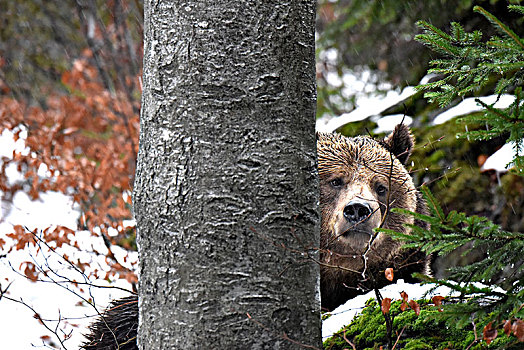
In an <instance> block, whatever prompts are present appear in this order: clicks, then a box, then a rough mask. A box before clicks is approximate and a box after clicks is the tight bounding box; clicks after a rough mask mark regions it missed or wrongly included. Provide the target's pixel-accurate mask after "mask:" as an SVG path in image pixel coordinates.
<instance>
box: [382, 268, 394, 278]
mask: <svg viewBox="0 0 524 350" xmlns="http://www.w3.org/2000/svg"><path fill="white" fill-rule="evenodd" d="M384 274H385V275H386V279H387V280H388V281H393V279H394V278H395V274H394V273H393V268H391V267H388V268H387V269H386V271H384Z"/></svg>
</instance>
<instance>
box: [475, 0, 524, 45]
mask: <svg viewBox="0 0 524 350" xmlns="http://www.w3.org/2000/svg"><path fill="white" fill-rule="evenodd" d="M473 11H475V12H477V13H480V14H482V15H483V16H484V17H486V18H487V19H488V20H489V21H490V22H491V23H494V24H496V25H498V26H499V28H501V29H502V31H503V32H504V33H505V34H506V35H507V36H509V37H510V38H511V39H513V41H515V42H516V43H517V44H518V45H519V46H520V47H521V48H522V49H524V42H523V41H522V39H521V38H520V37H519V36H518V35H517V34H515V32H514V31H512V30H511V29H510V28H509V27H508V26H506V25H505V24H504V23H502V22H501V21H500V20H499V19H498V18H497V17H495V16H493V15H492V14H491V13H489V12H488V11H486V10H485V9H483V8H482V7H480V6H475V7H473Z"/></svg>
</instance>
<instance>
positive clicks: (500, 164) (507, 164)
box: [480, 140, 524, 173]
mask: <svg viewBox="0 0 524 350" xmlns="http://www.w3.org/2000/svg"><path fill="white" fill-rule="evenodd" d="M522 142H523V143H524V140H522ZM516 155H517V150H516V145H515V142H513V141H512V142H508V143H506V144H505V145H504V146H502V147H501V148H500V149H499V150H498V151H496V152H495V153H493V154H492V155H491V156H489V157H488V159H486V161H485V162H484V164H482V167H481V168H480V171H488V170H495V171H496V172H498V173H505V172H507V171H508V169H510V168H511V167H512V166H513V163H512V161H513V159H514V158H515V156H516Z"/></svg>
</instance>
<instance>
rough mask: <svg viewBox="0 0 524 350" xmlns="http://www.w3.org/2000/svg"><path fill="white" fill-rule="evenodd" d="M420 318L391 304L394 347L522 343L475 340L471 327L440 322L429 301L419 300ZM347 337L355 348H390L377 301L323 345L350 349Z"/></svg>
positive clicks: (415, 349)
mask: <svg viewBox="0 0 524 350" xmlns="http://www.w3.org/2000/svg"><path fill="white" fill-rule="evenodd" d="M418 303H419V305H420V306H421V311H420V315H418V316H417V315H416V314H415V312H414V311H413V310H411V309H407V310H405V311H401V310H400V305H401V301H400V300H397V301H395V302H393V303H392V304H391V309H390V315H391V316H392V318H393V322H392V324H393V331H392V336H391V338H392V341H391V343H392V344H395V343H396V345H395V346H394V348H395V349H406V350H407V349H409V350H422V349H428V350H437V349H439V350H444V349H450V350H451V349H457V350H458V349H471V350H480V349H501V348H502V349H515V350H516V349H518V346H519V345H520V344H517V343H515V338H514V337H513V338H511V337H507V336H506V335H504V334H502V335H500V334H499V336H498V337H497V338H496V339H495V340H494V341H493V342H491V344H490V345H487V344H486V342H485V341H481V340H475V331H474V329H473V326H472V325H467V326H466V327H463V328H460V327H459V326H458V325H456V324H451V325H450V324H447V323H446V321H444V320H441V319H440V317H438V316H439V315H438V314H439V311H438V310H437V308H436V307H435V306H434V305H430V304H429V302H428V301H427V300H419V301H418ZM476 333H477V339H481V338H482V329H477V330H476ZM344 337H345V338H346V339H347V340H349V341H350V342H351V343H353V344H354V345H355V347H356V349H359V350H360V349H362V350H370V349H373V350H374V349H377V350H378V349H388V338H387V331H386V323H385V319H384V315H383V314H382V312H381V310H380V307H379V306H378V304H377V302H376V301H375V300H369V301H368V302H367V305H366V307H365V308H364V309H363V311H362V313H361V314H360V315H358V316H357V317H356V318H355V319H354V320H353V321H352V322H351V323H350V324H349V325H348V326H346V327H344V328H343V329H341V330H340V331H339V332H337V333H336V334H335V335H333V337H331V338H329V339H328V340H326V341H325V342H324V349H325V350H343V349H351V345H350V344H349V343H348V342H347V341H346V339H344Z"/></svg>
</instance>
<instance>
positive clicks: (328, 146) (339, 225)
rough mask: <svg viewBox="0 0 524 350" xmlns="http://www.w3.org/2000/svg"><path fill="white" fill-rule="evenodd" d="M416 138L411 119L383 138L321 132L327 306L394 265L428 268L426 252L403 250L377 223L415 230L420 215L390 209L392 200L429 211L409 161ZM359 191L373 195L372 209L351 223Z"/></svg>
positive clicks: (379, 280) (398, 273)
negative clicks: (348, 216)
mask: <svg viewBox="0 0 524 350" xmlns="http://www.w3.org/2000/svg"><path fill="white" fill-rule="evenodd" d="M413 145H414V139H413V136H412V135H411V133H410V131H409V129H408V127H406V126H405V125H398V126H397V127H396V128H395V130H394V131H393V132H392V133H391V135H389V136H388V137H387V138H386V139H384V140H383V141H376V140H374V139H372V138H369V137H365V136H359V137H354V138H348V137H344V136H341V135H339V134H331V133H318V134H317V153H318V172H319V177H320V207H321V213H322V224H321V262H322V265H321V276H320V278H321V283H320V284H321V297H322V307H323V308H325V309H328V310H332V309H334V308H335V307H337V306H338V305H340V304H342V303H344V302H345V301H346V300H348V299H350V298H352V297H354V296H355V295H358V294H362V293H364V292H366V291H368V290H370V289H373V288H374V287H375V286H376V287H381V286H383V285H385V284H387V283H388V281H387V280H386V279H385V277H384V270H385V269H386V268H388V267H392V268H393V269H394V271H395V277H396V279H398V278H403V279H406V280H411V279H412V278H411V274H412V272H427V266H428V262H427V259H426V258H425V256H424V255H423V254H421V253H417V252H414V251H406V250H403V249H401V243H399V242H398V241H394V240H393V239H391V237H389V236H387V235H385V234H383V233H380V234H378V235H377V234H375V233H374V231H373V228H375V227H379V226H380V227H383V228H388V229H393V230H396V231H400V232H404V233H408V234H409V229H408V228H406V227H405V226H404V224H413V223H414V221H413V217H409V216H403V215H400V214H394V213H391V212H389V210H390V209H391V208H394V207H395V208H404V209H407V210H410V211H416V212H419V213H426V205H425V203H424V201H423V200H422V198H421V196H420V194H419V192H418V191H417V190H416V188H415V186H414V184H413V181H412V179H411V177H410V175H409V173H408V171H407V170H406V168H405V166H404V163H405V162H407V160H408V157H409V155H410V154H411V151H412V149H413ZM339 183H341V185H339ZM333 184H335V185H333ZM380 186H383V187H385V188H386V189H387V191H386V194H383V195H379V194H378V192H379V191H378V190H377V189H378V188H379V187H380ZM382 189H383V188H382ZM355 199H357V200H359V201H363V202H366V203H368V204H369V205H370V206H371V208H372V209H373V212H372V214H370V215H369V216H368V218H367V219H366V220H365V222H361V223H358V224H353V225H351V226H350V225H349V224H348V223H347V222H345V221H344V217H343V210H344V207H345V206H346V205H347V203H348V202H350V201H352V200H355ZM363 221H364V220H363ZM415 224H417V225H420V226H425V224H424V223H422V222H418V221H417V222H415ZM337 230H338V231H337ZM339 231H340V232H339Z"/></svg>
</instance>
